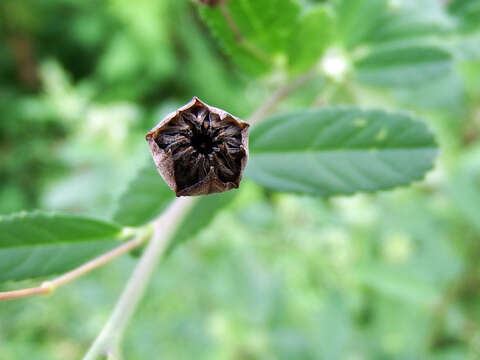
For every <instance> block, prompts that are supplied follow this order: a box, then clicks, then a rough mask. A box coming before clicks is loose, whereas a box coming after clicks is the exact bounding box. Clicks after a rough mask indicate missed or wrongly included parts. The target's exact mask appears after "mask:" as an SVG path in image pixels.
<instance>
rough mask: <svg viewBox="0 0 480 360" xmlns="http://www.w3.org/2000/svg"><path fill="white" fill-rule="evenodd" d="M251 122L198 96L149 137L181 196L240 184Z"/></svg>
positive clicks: (157, 161)
mask: <svg viewBox="0 0 480 360" xmlns="http://www.w3.org/2000/svg"><path fill="white" fill-rule="evenodd" d="M248 127H249V124H248V123H246V122H245V121H242V120H240V119H239V118H237V117H235V116H233V115H231V114H229V113H227V112H226V111H223V110H221V109H218V108H215V107H213V106H209V105H207V104H205V103H204V102H202V101H201V100H199V99H198V98H197V97H194V98H193V99H192V100H191V101H190V102H189V103H188V104H186V105H185V106H182V107H181V108H179V109H178V110H177V111H175V112H173V113H171V114H169V115H167V116H166V117H165V118H164V119H163V120H162V121H161V122H160V123H159V124H158V125H157V126H155V127H154V128H153V129H152V130H150V131H149V132H148V133H147V135H146V139H147V142H148V145H149V147H150V151H151V153H152V156H153V160H154V161H155V164H156V166H157V169H158V172H159V173H160V175H161V176H162V178H163V179H164V180H165V182H166V183H167V184H168V186H170V188H171V189H172V190H173V191H175V194H176V195H177V196H191V195H206V194H212V193H220V192H224V191H228V190H230V189H233V188H238V186H239V185H240V181H241V179H242V175H243V170H244V169H245V166H246V164H247V160H248Z"/></svg>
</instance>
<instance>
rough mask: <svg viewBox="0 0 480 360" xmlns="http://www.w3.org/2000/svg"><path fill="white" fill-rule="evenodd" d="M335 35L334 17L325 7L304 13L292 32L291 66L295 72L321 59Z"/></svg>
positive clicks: (301, 70) (305, 68)
mask: <svg viewBox="0 0 480 360" xmlns="http://www.w3.org/2000/svg"><path fill="white" fill-rule="evenodd" d="M332 37H333V18H332V16H331V15H330V13H329V12H328V11H327V10H326V9H325V8H323V7H320V6H318V7H314V8H312V9H310V10H309V11H308V12H306V13H305V14H303V15H302V16H301V18H300V21H299V23H298V24H297V26H296V28H295V30H294V31H293V32H292V36H291V39H290V46H289V52H288V56H289V66H290V68H291V70H292V72H294V73H298V72H303V71H306V70H308V69H309V68H311V67H312V66H313V65H315V63H316V62H318V61H319V59H320V58H321V56H322V55H323V53H324V52H325V50H326V49H327V47H328V46H329V45H330V42H331V39H332Z"/></svg>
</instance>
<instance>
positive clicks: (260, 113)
mask: <svg viewBox="0 0 480 360" xmlns="http://www.w3.org/2000/svg"><path fill="white" fill-rule="evenodd" d="M316 73H317V69H316V67H315V68H313V69H311V70H309V71H307V72H306V73H303V74H301V75H299V76H297V77H296V78H294V79H293V80H292V81H291V82H289V83H288V84H286V85H285V86H283V87H281V88H280V89H278V90H277V91H275V92H274V93H273V94H272V95H271V96H270V98H269V99H268V100H267V101H266V102H265V103H264V104H263V105H262V106H261V107H260V108H259V109H258V110H257V111H255V112H254V113H253V115H251V116H250V118H249V120H248V121H249V122H250V123H256V122H258V121H260V120H261V119H263V118H264V117H265V116H267V115H268V114H270V113H271V112H272V111H273V110H275V108H276V107H277V105H278V104H279V103H280V101H282V100H283V99H285V98H287V97H288V96H290V94H291V93H293V92H294V91H295V90H297V89H298V88H300V87H302V86H303V85H305V84H306V83H307V82H309V81H311V80H312V79H313V78H314V77H315V75H316Z"/></svg>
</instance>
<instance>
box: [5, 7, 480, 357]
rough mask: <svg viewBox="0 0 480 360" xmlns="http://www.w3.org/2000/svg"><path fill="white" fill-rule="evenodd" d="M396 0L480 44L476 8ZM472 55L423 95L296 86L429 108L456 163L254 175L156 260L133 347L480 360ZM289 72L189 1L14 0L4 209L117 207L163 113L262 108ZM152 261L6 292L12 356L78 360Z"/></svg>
mask: <svg viewBox="0 0 480 360" xmlns="http://www.w3.org/2000/svg"><path fill="white" fill-rule="evenodd" d="M235 1H236V0H235ZM366 1H370V0H366ZM299 2H301V3H302V5H303V6H306V7H308V6H312V5H314V4H317V3H332V2H333V1H331V2H328V1H323V2H322V1H314V0H302V1H299ZM472 4H473V5H472ZM475 4H477V5H475ZM327 5H328V4H327ZM389 6H392V7H397V8H400V9H402V8H403V7H405V9H407V10H408V11H411V16H410V17H408V19H410V23H409V22H408V21H407V22H406V23H405V24H396V26H397V27H398V26H400V27H401V26H403V29H404V30H405V29H406V30H411V29H415V31H420V30H422V31H423V32H422V33H421V35H422V36H431V35H432V33H433V32H434V34H435V36H437V38H438V39H440V41H442V40H441V39H442V36H445V38H448V39H452V38H455V37H457V38H459V37H461V36H463V35H465V36H468V39H469V40H468V41H469V42H468V43H467V42H465V43H462V44H463V45H464V48H463V49H464V50H465V49H466V48H467V46H468V47H469V49H470V50H472V49H473V50H475V49H477V50H478V49H480V37H479V36H477V37H475V35H478V31H480V25H479V24H480V5H479V2H478V1H475V0H466V1H453V2H450V4H448V2H446V1H437V0H421V1H408V0H403V1H402V0H398V1H390V2H389ZM475 6H476V7H475ZM419 19H420V20H419ZM432 19H433V20H432ZM417 20H418V21H417ZM364 21H368V19H364ZM422 21H423V22H422ZM418 22H420V23H421V24H429V26H425V27H424V28H421V29H420V30H418V27H416V25H417V24H418ZM432 24H434V25H435V26H436V27H434V26H433V25H432ZM440 25H441V26H445V27H447V28H448V29H449V30H448V31H445V32H443V30H442V31H440V32H438V31H437V30H438V27H439V26H440ZM442 29H443V28H442ZM407 32H408V31H407ZM407 32H405V34H406V33H407ZM405 34H404V35H403V36H408V34H407V35H405ZM439 34H440V35H439ZM419 36H420V35H419ZM458 52H459V53H458V54H457V55H458V58H459V60H458V61H456V63H455V66H454V68H453V69H452V71H448V72H446V73H445V74H444V75H443V76H440V77H439V78H437V79H435V80H434V81H433V80H432V81H430V80H429V81H427V82H426V83H424V84H416V85H415V86H414V87H411V88H408V87H401V88H398V87H381V88H379V87H372V86H364V85H362V84H359V83H357V82H355V80H354V79H352V78H350V77H348V76H347V77H345V78H343V79H334V80H331V79H328V77H326V76H325V74H323V75H322V74H320V73H319V74H318V76H316V77H314V78H312V79H311V81H310V82H309V83H308V84H307V85H306V86H304V87H303V88H302V89H300V90H298V91H297V92H295V93H294V94H293V95H292V96H290V97H289V98H287V99H285V101H284V102H282V104H281V105H280V106H279V109H292V108H300V107H310V106H323V105H325V104H346V103H347V104H349V103H354V104H358V105H361V106H375V107H384V108H389V109H403V110H407V111H411V112H414V113H415V114H417V115H418V116H421V117H423V118H425V119H427V121H428V122H429V125H430V127H431V128H432V129H433V130H434V132H435V133H436V135H437V138H438V141H439V144H440V147H441V153H440V158H439V160H438V162H437V164H436V167H435V169H434V170H433V171H432V172H431V173H430V174H429V175H428V177H427V178H426V179H425V181H423V182H421V183H419V184H416V185H414V186H412V187H409V188H402V189H396V190H394V191H390V192H382V193H377V194H369V195H356V196H353V197H339V198H333V199H318V198H311V197H305V196H295V195H288V194H277V193H273V192H269V191H267V190H265V189H263V188H261V187H259V186H258V185H256V184H254V183H252V182H250V181H248V180H246V181H244V183H243V184H242V187H241V189H240V190H238V196H237V197H236V198H235V201H234V202H233V203H232V204H230V205H229V206H228V207H227V208H226V209H225V210H223V211H222V212H221V213H220V214H219V215H218V216H217V217H216V218H215V219H214V221H213V223H212V225H211V226H210V227H209V228H208V229H206V230H204V231H202V232H201V233H200V234H199V235H197V236H196V237H195V238H194V239H191V241H189V242H188V243H186V244H185V245H183V246H181V247H180V248H178V249H177V250H176V251H175V252H174V253H173V254H172V255H171V256H170V257H169V258H168V259H166V260H165V261H164V263H162V264H161V266H160V267H159V268H158V270H157V272H156V274H155V276H154V279H153V282H152V284H151V286H150V289H149V292H148V295H147V296H146V298H145V299H144V301H143V302H142V304H141V306H140V309H139V311H138V313H137V315H136V316H135V318H134V320H133V321H132V324H131V326H130V328H129V331H128V333H127V336H126V341H125V344H124V350H125V359H157V358H163V359H238V360H240V359H242V360H243V359H328V360H330V359H334V360H335V359H345V360H363V359H365V360H366V359H378V360H383V359H434V360H457V359H473V360H475V359H480V264H479V258H480V142H479V138H480V54H477V57H475V56H464V54H463V53H460V50H458ZM327 75H328V74H327ZM285 81H286V75H285V74H282V73H280V72H275V73H273V74H269V75H268V76H251V75H250V74H247V73H246V72H244V71H242V70H241V69H239V68H237V67H236V65H235V62H234V61H232V59H231V58H230V57H229V56H228V55H226V54H225V52H224V51H223V49H222V48H221V47H220V45H219V44H218V42H217V41H216V39H215V38H214V37H213V36H212V35H211V33H210V32H209V31H208V29H207V27H206V26H205V24H204V22H203V21H202V18H201V17H200V16H199V12H198V6H197V5H194V4H193V3H191V2H190V1H187V0H139V1H127V0H105V1H97V0H24V1H19V0H1V3H0V214H9V213H12V212H16V211H20V210H30V209H37V208H41V209H52V210H58V211H65V212H72V213H81V214H89V215H95V216H100V217H105V218H108V217H109V215H110V214H111V213H112V211H113V210H114V208H115V201H116V199H117V198H118V196H119V194H120V193H121V191H122V190H123V189H124V188H125V187H126V184H127V183H128V181H129V179H131V178H132V177H133V176H134V175H135V172H136V170H137V169H138V168H140V167H141V166H142V165H143V164H144V160H145V157H146V154H147V151H148V150H147V146H146V143H145V142H144V140H143V139H144V134H145V132H146V131H147V130H148V129H150V128H151V127H152V126H153V125H154V124H155V123H157V122H158V121H159V120H160V119H161V118H162V116H163V115H164V114H166V113H167V112H170V111H171V110H172V109H175V108H176V107H178V106H179V105H182V104H183V103H185V102H187V101H188V100H189V99H190V98H191V97H192V96H193V95H196V96H199V97H200V98H201V99H202V100H204V101H206V102H208V103H210V104H212V105H214V106H219V107H222V108H224V109H226V110H228V111H229V112H231V113H233V114H235V115H238V116H240V117H242V118H247V117H248V115H249V114H251V113H252V112H253V111H254V110H255V109H256V108H258V106H260V105H261V104H262V103H263V102H264V101H265V100H266V99H267V98H268V96H269V95H270V94H271V93H272V92H273V91H274V90H275V89H276V88H278V87H279V86H281V85H282V84H284V83H285ZM332 82H333V83H334V84H335V86H334V87H331V86H329V84H330V85H331V84H332ZM332 89H333V90H332ZM0 235H1V234H0ZM135 262H136V258H135V256H126V257H124V258H122V259H120V260H118V261H116V262H114V263H112V264H110V265H108V266H106V267H105V268H102V269H100V270H98V271H96V272H94V273H92V274H90V275H88V276H86V277H84V278H82V279H80V280H78V281H76V282H75V283H73V284H71V285H69V286H68V287H65V288H63V289H61V290H60V291H58V292H57V293H56V294H55V295H54V296H52V297H48V298H31V299H23V300H18V301H11V302H6V303H2V304H1V305H0V359H1V360H15V359H35V360H43V359H48V360H51V359H59V360H60V359H61V360H64V359H78V358H81V356H82V355H83V354H84V352H85V350H86V349H87V348H88V346H89V344H90V343H91V341H92V340H93V339H94V338H95V336H96V334H97V333H98V332H99V330H100V329H101V327H102V325H103V324H104V322H105V321H106V319H107V318H108V315H109V313H110V311H111V309H112V307H113V304H114V302H115V300H116V298H117V297H118V295H119V294H120V292H121V289H122V286H123V284H124V283H125V281H126V279H127V278H128V276H129V274H130V272H131V270H132V269H133V267H134V265H135ZM33 283H38V281H35V282H32V283H30V282H23V283H16V284H8V283H7V284H2V285H0V288H1V289H3V290H5V289H10V288H11V289H13V288H19V287H22V286H29V285H31V284H33Z"/></svg>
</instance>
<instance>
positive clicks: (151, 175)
mask: <svg viewBox="0 0 480 360" xmlns="http://www.w3.org/2000/svg"><path fill="white" fill-rule="evenodd" d="M174 197H175V194H174V192H173V191H172V190H171V189H170V188H169V187H168V185H167V184H166V183H165V181H164V180H163V179H162V177H161V176H160V175H159V173H158V172H157V170H156V169H155V166H154V165H153V162H149V164H148V165H147V166H145V167H144V168H142V169H141V170H140V171H139V172H138V174H137V176H136V177H135V178H134V179H133V180H132V182H131V183H130V184H129V186H128V188H127V190H126V191H125V193H124V194H123V195H122V196H121V198H120V201H119V204H118V208H117V210H116V212H115V215H114V216H113V218H114V220H115V221H116V222H118V223H120V224H122V225H125V226H141V225H144V224H146V223H148V222H149V221H151V220H153V219H154V218H156V217H157V216H158V215H159V214H160V213H161V212H162V211H163V209H165V208H166V207H167V205H168V204H169V203H170V202H171V201H172V200H173V198H174Z"/></svg>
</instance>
